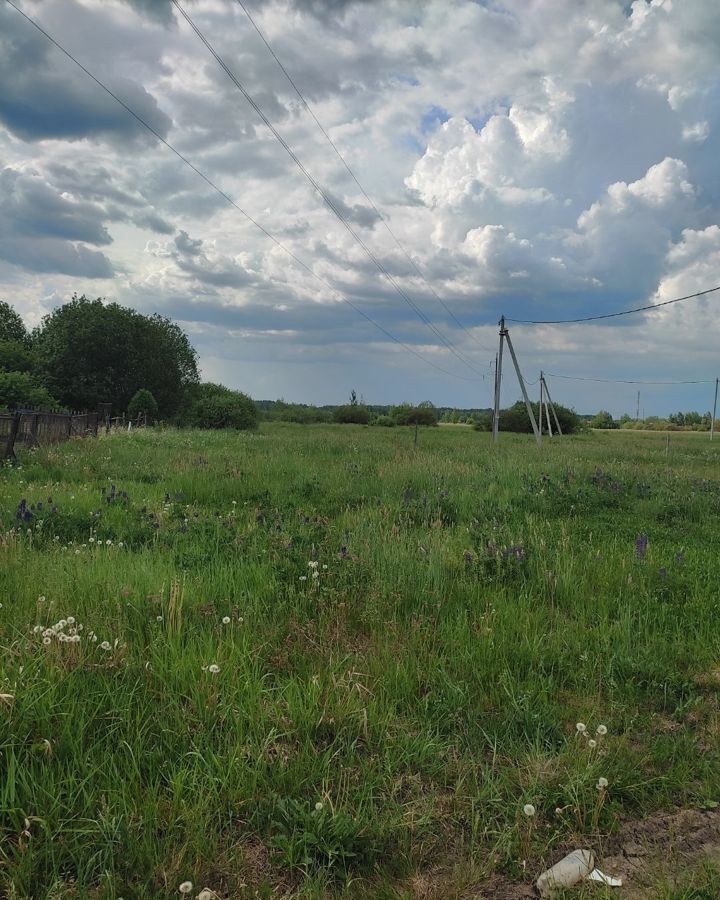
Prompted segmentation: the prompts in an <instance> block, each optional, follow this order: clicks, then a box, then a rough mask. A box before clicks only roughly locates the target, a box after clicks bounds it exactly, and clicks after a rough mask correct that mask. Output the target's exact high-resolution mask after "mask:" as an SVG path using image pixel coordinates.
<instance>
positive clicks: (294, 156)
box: [171, 0, 484, 378]
mask: <svg viewBox="0 0 720 900" xmlns="http://www.w3.org/2000/svg"><path fill="white" fill-rule="evenodd" d="M171 3H172V4H173V6H174V7H175V9H177V11H178V12H179V13H180V15H181V16H182V17H183V18H184V19H185V21H186V22H187V24H188V25H189V26H190V27H191V28H192V30H193V31H194V32H195V34H196V35H197V37H198V38H199V39H200V41H202V43H203V44H204V45H205V47H206V49H207V50H208V52H209V53H210V55H211V56H212V57H213V58H214V59H215V61H216V62H217V63H218V65H219V66H220V68H221V69H222V70H223V71H224V72H225V74H226V75H227V76H228V78H229V79H230V80H231V81H232V83H233V84H234V85H235V86H236V87H237V89H238V90H239V91H240V93H241V94H242V95H243V97H244V98H245V99H246V100H247V102H248V103H249V104H250V106H251V107H252V109H253V110H254V111H255V112H256V113H257V115H258V116H259V117H260V119H261V120H262V121H263V123H264V124H265V125H266V126H267V128H268V129H269V130H270V132H271V133H272V135H273V137H274V138H275V139H276V140H277V141H278V143H279V144H280V145H281V146H282V147H283V149H284V150H285V151H286V153H287V154H288V156H290V158H291V159H292V161H293V162H294V163H295V165H296V166H297V168H298V169H299V170H300V172H302V174H303V175H304V176H305V178H306V179H307V180H308V182H309V183H310V185H311V186H312V187H313V188H314V190H315V191H316V192H317V193H318V194H319V196H320V198H321V199H322V201H323V203H325V205H326V206H327V207H328V208H329V209H330V211H331V212H332V213H333V214H334V215H335V217H336V218H337V219H338V221H339V222H340V223H341V224H342V225H343V226H344V228H345V229H346V230H347V231H348V233H349V234H350V235H351V237H352V238H353V240H355V241H356V243H358V244H359V245H360V247H362V249H363V250H364V251H365V254H366V255H367V257H368V258H369V259H370V261H371V262H372V263H373V264H374V265H375V267H376V268H377V269H378V271H379V272H380V273H381V274H382V275H384V276H385V278H386V279H387V280H388V282H389V283H390V284H391V285H392V287H393V288H394V289H395V291H396V293H397V294H398V295H399V296H400V297H401V299H403V300H404V301H405V303H407V305H408V306H409V307H410V308H411V309H412V310H413V311H414V312H415V313H416V315H417V316H418V317H419V318H420V319H421V321H422V322H423V323H424V324H425V325H426V326H427V327H428V328H429V329H430V330H431V331H432V332H433V334H435V336H436V337H437V338H438V339H439V340H440V341H442V343H443V344H444V345H445V346H446V347H447V348H448V350H449V351H450V352H451V353H452V354H453V355H454V356H455V357H457V359H459V360H460V361H461V362H462V363H463V364H464V365H466V366H467V367H468V368H469V369H470V370H471V371H472V372H474V373H475V374H476V375H480V376H481V377H483V378H484V375H483V374H482V373H481V372H480V371H479V370H478V369H476V368H475V366H474V365H473V364H472V363H471V362H469V361H468V360H467V359H465V357H464V356H463V355H462V353H460V351H458V350H457V349H456V347H455V346H454V345H453V343H452V342H451V341H450V340H449V338H447V337H446V336H445V335H444V334H443V333H442V332H441V331H440V330H439V328H437V327H436V326H435V324H434V323H433V322H432V321H431V320H430V319H429V318H428V316H427V315H425V313H424V312H423V311H422V310H421V309H420V307H419V306H418V305H417V304H416V303H415V301H414V300H413V299H412V297H410V295H409V294H408V293H407V292H406V291H405V290H404V289H403V288H402V287H401V286H400V285H399V284H398V283H397V281H396V280H395V278H394V277H393V276H392V275H391V274H390V272H389V271H388V270H387V268H386V267H385V265H384V263H383V262H382V261H381V260H380V259H378V257H377V256H376V255H375V254H374V253H373V251H372V250H371V249H370V248H369V247H368V245H367V244H366V243H365V241H364V240H363V239H362V238H361V237H360V235H359V234H358V233H357V232H356V231H355V229H354V228H353V227H352V225H351V224H350V222H349V221H348V220H347V218H346V217H345V216H344V215H343V213H342V211H341V210H340V209H338V207H337V205H336V203H335V202H334V201H333V199H332V197H330V196H329V195H328V194H327V192H326V191H325V190H324V189H323V188H322V187H321V185H320V184H319V183H318V182H317V181H316V179H315V178H314V177H313V175H312V174H311V173H310V172H309V171H308V169H307V168H306V167H305V165H304V163H303V162H302V160H301V159H300V158H299V157H298V155H297V154H296V153H295V151H294V150H293V148H292V147H291V146H290V145H289V144H288V142H287V141H286V140H285V138H284V137H283V136H282V135H281V134H280V132H279V131H278V130H277V128H276V127H275V126H274V125H273V123H272V122H271V121H270V119H269V118H268V117H267V115H266V114H265V112H264V111H263V109H262V108H261V107H260V105H259V104H258V103H257V101H256V100H255V99H254V98H253V97H252V95H251V94H250V93H249V92H248V91H247V89H246V88H245V86H244V85H243V84H242V82H241V81H240V80H239V79H238V77H237V76H236V75H235V73H234V72H233V71H232V69H230V67H229V66H228V65H227V63H226V62H225V60H224V59H223V58H222V57H221V56H220V54H219V53H218V52H217V51H216V50H215V48H214V47H213V45H212V44H211V42H210V41H209V39H208V38H207V37H206V36H205V35H204V34H203V32H202V31H201V29H200V28H199V27H198V26H197V25H196V23H195V22H194V21H193V19H192V18H191V17H190V16H189V15H188V13H187V12H186V11H185V10H184V9H183V7H182V6H181V5H180V3H179V2H178V0H171Z"/></svg>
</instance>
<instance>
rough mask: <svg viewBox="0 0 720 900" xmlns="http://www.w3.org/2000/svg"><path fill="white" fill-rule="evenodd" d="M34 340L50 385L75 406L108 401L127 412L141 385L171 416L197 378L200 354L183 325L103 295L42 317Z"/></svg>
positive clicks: (76, 301)
mask: <svg viewBox="0 0 720 900" xmlns="http://www.w3.org/2000/svg"><path fill="white" fill-rule="evenodd" d="M33 345H34V348H35V350H36V353H37V355H38V358H39V359H40V360H41V361H42V368H43V373H44V375H45V381H46V383H47V386H48V388H49V389H50V391H51V392H52V393H54V394H55V395H56V396H57V397H58V398H59V399H60V400H61V401H62V402H63V403H64V404H65V405H67V406H70V407H73V408H75V409H97V407H98V404H99V403H101V402H109V403H111V404H112V408H113V411H115V412H122V411H124V410H126V409H127V406H128V403H129V402H130V399H131V398H132V396H133V394H135V392H136V391H137V390H139V389H140V388H142V387H144V388H146V389H147V390H149V391H151V393H152V394H153V397H154V398H155V400H156V401H157V405H158V411H159V413H160V415H162V416H168V415H172V414H173V413H174V412H175V411H176V410H177V409H178V408H179V406H180V404H181V402H182V400H183V396H184V394H185V391H186V390H187V389H188V387H189V386H190V385H192V384H194V383H197V381H198V371H197V361H196V359H197V354H196V353H195V351H194V349H193V348H192V346H191V345H190V342H189V340H188V337H187V335H186V334H185V333H184V332H183V330H182V329H181V328H180V327H179V326H178V325H176V324H175V323H174V322H171V321H170V320H169V319H166V318H164V317H163V316H158V315H153V316H144V315H141V314H140V313H138V312H136V311H135V310H133V309H128V308H127V307H123V306H120V305H119V304H117V303H107V304H105V303H103V301H102V300H100V299H97V300H89V299H88V298H87V297H84V296H83V297H78V296H76V295H75V296H73V299H72V301H71V302H70V303H66V304H65V305H64V306H61V307H60V308H59V309H56V310H55V311H54V312H53V313H51V314H50V315H48V316H46V317H45V318H44V319H43V322H42V325H41V326H40V327H39V328H38V329H36V331H35V332H34V334H33Z"/></svg>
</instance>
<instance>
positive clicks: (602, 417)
mask: <svg viewBox="0 0 720 900" xmlns="http://www.w3.org/2000/svg"><path fill="white" fill-rule="evenodd" d="M590 427H591V428H617V427H618V423H617V422H616V421H615V419H613V417H612V416H611V415H610V413H609V412H607V410H605V409H601V410H600V412H599V413H597V415H595V416H593V418H592V419H591V420H590Z"/></svg>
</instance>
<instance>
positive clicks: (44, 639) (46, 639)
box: [43, 637, 52, 647]
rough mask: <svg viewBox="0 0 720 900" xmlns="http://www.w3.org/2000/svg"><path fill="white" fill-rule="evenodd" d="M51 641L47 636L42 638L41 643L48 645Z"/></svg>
mask: <svg viewBox="0 0 720 900" xmlns="http://www.w3.org/2000/svg"><path fill="white" fill-rule="evenodd" d="M51 643H52V640H51V638H49V637H44V638H43V644H45V646H46V647H47V646H48V644H51Z"/></svg>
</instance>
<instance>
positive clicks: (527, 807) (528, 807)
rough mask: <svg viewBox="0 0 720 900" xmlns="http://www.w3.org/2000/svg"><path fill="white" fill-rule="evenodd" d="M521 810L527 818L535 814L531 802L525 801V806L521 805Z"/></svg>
mask: <svg viewBox="0 0 720 900" xmlns="http://www.w3.org/2000/svg"><path fill="white" fill-rule="evenodd" d="M523 812H524V813H525V815H526V816H527V817H528V819H531V818H532V817H533V816H534V815H535V807H534V806H533V805H532V803H526V804H525V806H523Z"/></svg>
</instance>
